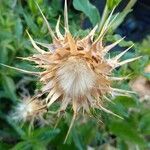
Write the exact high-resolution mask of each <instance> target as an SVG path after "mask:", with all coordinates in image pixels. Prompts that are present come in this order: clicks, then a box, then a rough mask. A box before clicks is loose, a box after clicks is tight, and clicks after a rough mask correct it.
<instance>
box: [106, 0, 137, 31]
mask: <svg viewBox="0 0 150 150" xmlns="http://www.w3.org/2000/svg"><path fill="white" fill-rule="evenodd" d="M108 1H109V0H108ZM136 1H137V0H130V1H129V3H128V4H127V5H126V7H125V8H124V9H123V11H122V12H121V13H120V14H119V16H118V17H117V19H116V21H115V22H114V23H113V25H112V29H113V31H114V30H115V29H117V28H118V26H119V25H120V24H121V23H122V22H123V20H124V19H125V17H126V16H127V14H128V13H130V12H131V11H132V7H133V6H134V4H135V3H136Z"/></svg>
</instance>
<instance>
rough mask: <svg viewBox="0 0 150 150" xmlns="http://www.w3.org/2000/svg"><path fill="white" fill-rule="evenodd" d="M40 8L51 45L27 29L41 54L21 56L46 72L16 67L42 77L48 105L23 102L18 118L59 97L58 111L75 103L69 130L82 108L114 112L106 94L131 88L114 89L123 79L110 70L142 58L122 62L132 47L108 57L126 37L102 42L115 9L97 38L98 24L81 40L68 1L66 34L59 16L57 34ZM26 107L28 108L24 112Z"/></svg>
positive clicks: (43, 92)
mask: <svg viewBox="0 0 150 150" xmlns="http://www.w3.org/2000/svg"><path fill="white" fill-rule="evenodd" d="M37 6H38V5H37ZM38 8H39V10H40V12H41V14H42V16H43V18H44V20H45V23H46V24H47V27H48V30H49V33H50V35H51V37H52V39H53V41H52V43H51V44H45V43H40V42H36V41H34V40H33V39H32V37H31V36H30V34H29V33H28V32H27V34H28V35H29V38H30V40H31V43H32V45H33V47H34V48H35V50H37V52H38V54H34V55H32V56H30V57H27V58H22V59H23V60H29V61H32V62H35V64H36V67H38V68H42V69H43V71H41V72H30V71H25V70H21V69H17V70H21V71H24V72H25V73H30V74H33V75H38V76H39V79H40V82H42V83H43V87H42V89H41V91H42V94H47V96H46V98H45V105H46V106H45V105H43V104H41V102H39V101H38V100H37V99H33V100H30V101H24V102H23V103H22V104H20V105H19V107H18V108H17V114H18V117H19V116H20V115H22V116H21V117H22V118H23V120H27V119H30V117H31V118H32V117H36V116H37V115H39V114H41V113H43V111H44V112H45V109H44V110H43V108H45V107H46V108H49V107H50V106H51V105H52V104H53V103H54V102H55V101H56V100H59V101H60V102H61V104H60V109H59V112H60V111H65V110H66V108H67V106H68V105H71V106H72V109H73V112H74V116H73V119H72V122H71V125H70V128H69V131H68V133H69V132H70V129H71V127H72V125H73V122H74V120H75V118H76V116H77V114H78V113H80V112H81V110H82V111H83V112H84V111H85V112H87V113H89V112H90V109H91V108H97V109H101V110H103V111H105V112H107V113H110V114H114V113H113V112H111V111H110V110H107V109H106V108H105V107H104V106H103V103H102V99H106V100H108V98H107V95H112V96H113V95H122V94H126V93H128V92H129V91H125V90H121V89H116V88H112V87H111V83H112V82H113V81H114V80H122V79H124V78H121V77H112V76H111V73H112V71H113V70H114V69H115V68H116V67H119V66H122V65H124V64H126V63H128V62H132V61H134V60H137V59H139V57H136V58H131V59H127V60H124V61H121V62H120V58H121V57H122V56H123V55H124V54H125V53H126V52H127V51H128V50H129V49H130V48H131V47H132V46H131V47H129V48H128V49H126V50H125V51H123V52H121V53H120V54H119V55H117V56H115V57H113V58H107V56H106V55H107V54H108V52H109V51H110V50H111V49H112V48H114V47H115V46H116V45H117V44H118V43H119V42H121V41H122V40H123V39H124V38H122V39H120V40H118V41H116V42H114V43H112V44H110V45H107V46H104V44H103V42H104V41H103V40H104V36H105V34H106V33H107V31H108V30H109V29H110V28H111V25H112V24H113V22H114V21H115V19H116V18H117V16H118V14H117V15H115V16H113V11H112V12H111V13H110V15H109V17H108V18H107V20H106V21H105V23H104V25H103V27H102V29H101V31H100V33H99V34H98V36H97V37H96V33H98V32H97V29H98V25H96V26H95V27H94V28H93V29H92V30H91V31H90V33H89V34H88V35H87V36H86V37H84V38H82V39H80V38H76V37H73V36H72V35H71V33H70V31H69V25H68V12H67V4H66V1H65V9H64V18H65V19H64V24H65V27H64V29H65V34H64V35H62V34H61V32H60V30H59V24H60V18H59V19H58V21H57V25H56V29H55V32H56V34H55V33H54V32H53V30H52V29H51V27H50V25H49V24H48V21H47V20H46V18H45V16H44V15H43V13H42V11H41V9H40V7H39V6H38ZM41 47H44V48H47V49H48V51H45V50H43V49H42V48H41ZM23 108H26V109H25V110H26V111H25V112H24V109H23ZM17 114H16V115H17ZM114 115H116V114H114ZM116 116H118V115H116ZM118 117H119V116H118ZM19 118H20V117H19ZM67 136H68V134H67ZM67 136H66V138H67Z"/></svg>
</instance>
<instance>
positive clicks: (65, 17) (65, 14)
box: [64, 0, 69, 31]
mask: <svg viewBox="0 0 150 150" xmlns="http://www.w3.org/2000/svg"><path fill="white" fill-rule="evenodd" d="M64 23H65V28H66V29H67V30H68V31H69V25H68V10H67V0H65V6H64Z"/></svg>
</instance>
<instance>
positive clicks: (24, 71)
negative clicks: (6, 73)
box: [0, 63, 41, 76]
mask: <svg viewBox="0 0 150 150" xmlns="http://www.w3.org/2000/svg"><path fill="white" fill-rule="evenodd" d="M0 65H2V66H4V67H7V68H10V69H14V70H17V71H21V72H23V73H27V74H31V75H36V76H39V75H40V74H41V73H40V72H33V71H27V70H23V69H20V68H16V67H12V66H8V65H5V64H1V63H0Z"/></svg>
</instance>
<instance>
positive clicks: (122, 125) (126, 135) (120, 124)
mask: <svg viewBox="0 0 150 150" xmlns="http://www.w3.org/2000/svg"><path fill="white" fill-rule="evenodd" d="M109 129H110V131H111V132H112V133H114V134H115V135H117V136H118V137H120V138H121V139H123V140H126V141H128V142H132V143H134V144H139V145H143V144H145V141H144V139H143V138H142V137H141V135H140V134H139V133H138V131H137V130H136V128H133V126H130V124H128V123H127V122H126V121H112V122H110V124H109Z"/></svg>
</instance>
